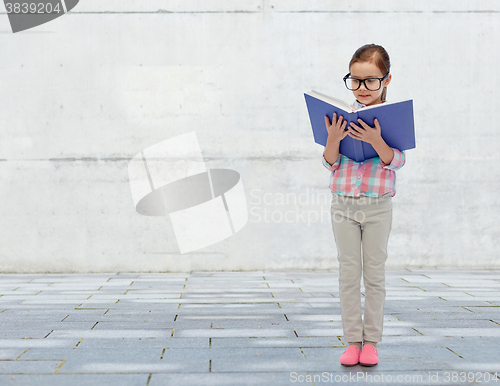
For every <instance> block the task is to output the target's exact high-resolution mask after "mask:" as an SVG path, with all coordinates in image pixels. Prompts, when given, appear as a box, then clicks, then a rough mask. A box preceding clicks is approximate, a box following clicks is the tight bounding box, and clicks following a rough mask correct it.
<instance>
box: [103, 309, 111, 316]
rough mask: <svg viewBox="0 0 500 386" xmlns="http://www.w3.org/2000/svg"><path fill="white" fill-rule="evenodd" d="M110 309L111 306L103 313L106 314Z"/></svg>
mask: <svg viewBox="0 0 500 386" xmlns="http://www.w3.org/2000/svg"><path fill="white" fill-rule="evenodd" d="M110 309H111V308H108V309H107V310H106V312H105V313H104V314H103V315H106V314H107V313H108V312H109V310H110Z"/></svg>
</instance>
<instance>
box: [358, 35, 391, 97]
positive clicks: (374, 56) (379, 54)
mask: <svg viewBox="0 0 500 386" xmlns="http://www.w3.org/2000/svg"><path fill="white" fill-rule="evenodd" d="M356 62H373V63H375V65H376V66H377V67H378V68H379V69H380V71H382V74H384V76H386V75H387V74H389V72H390V71H391V61H390V59H389V54H388V53H387V51H386V50H385V49H384V47H382V46H378V45H376V44H365V45H364V46H362V47H359V48H358V49H357V50H356V52H355V53H354V55H353V56H352V59H351V61H350V62H349V70H350V69H351V66H352V65H353V64H354V63H356ZM386 96H387V87H385V86H384V90H383V91H382V96H381V100H382V101H385V97H386Z"/></svg>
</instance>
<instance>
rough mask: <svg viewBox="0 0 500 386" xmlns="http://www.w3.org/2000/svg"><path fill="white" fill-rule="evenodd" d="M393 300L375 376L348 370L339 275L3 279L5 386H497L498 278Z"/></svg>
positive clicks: (391, 278)
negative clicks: (352, 385) (343, 358)
mask: <svg viewBox="0 0 500 386" xmlns="http://www.w3.org/2000/svg"><path fill="white" fill-rule="evenodd" d="M386 289H387V298H386V303H385V321H384V336H383V339H382V342H380V343H379V345H378V351H379V364H378V365H376V366H374V367H364V366H360V365H357V366H354V367H344V366H342V365H340V363H339V358H340V355H341V354H342V353H343V352H344V350H345V348H346V346H345V345H346V342H345V341H344V339H343V332H342V322H341V319H340V307H339V293H338V273H336V272H330V273H325V272H307V273H303V272H284V273H281V272H194V273H173V274H168V273H166V274H137V273H119V274H1V275H0V295H1V296H0V326H1V330H0V334H1V335H0V385H2V386H3V385H37V386H39V385H50V386H57V385H71V386H78V385H140V386H146V385H149V386H155V385H203V386H206V385H270V386H279V385H297V384H298V385H316V386H317V385H323V384H350V383H360V384H377V385H402V384H408V385H417V384H419V385H461V384H495V385H500V379H499V378H496V377H495V375H496V374H497V373H498V376H500V271H491V270H480V271H458V270H413V269H412V270H410V269H406V270H400V271H387V273H386ZM361 290H362V292H364V287H363V286H362V288H361ZM362 304H364V298H363V300H362Z"/></svg>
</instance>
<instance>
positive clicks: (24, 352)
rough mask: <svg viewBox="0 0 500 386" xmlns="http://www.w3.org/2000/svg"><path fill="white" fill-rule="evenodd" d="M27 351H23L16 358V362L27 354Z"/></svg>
mask: <svg viewBox="0 0 500 386" xmlns="http://www.w3.org/2000/svg"><path fill="white" fill-rule="evenodd" d="M28 350H29V348H27V349H26V350H24V351H23V353H22V354H21V355H19V356H18V357H17V358H16V361H17V360H19V358H21V357H22V356H23V355H24V354H26V352H28Z"/></svg>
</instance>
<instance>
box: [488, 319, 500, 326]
mask: <svg viewBox="0 0 500 386" xmlns="http://www.w3.org/2000/svg"><path fill="white" fill-rule="evenodd" d="M488 320H489V321H490V322H493V323H495V324H498V325H500V323H498V322H495V321H494V320H492V319H488Z"/></svg>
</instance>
